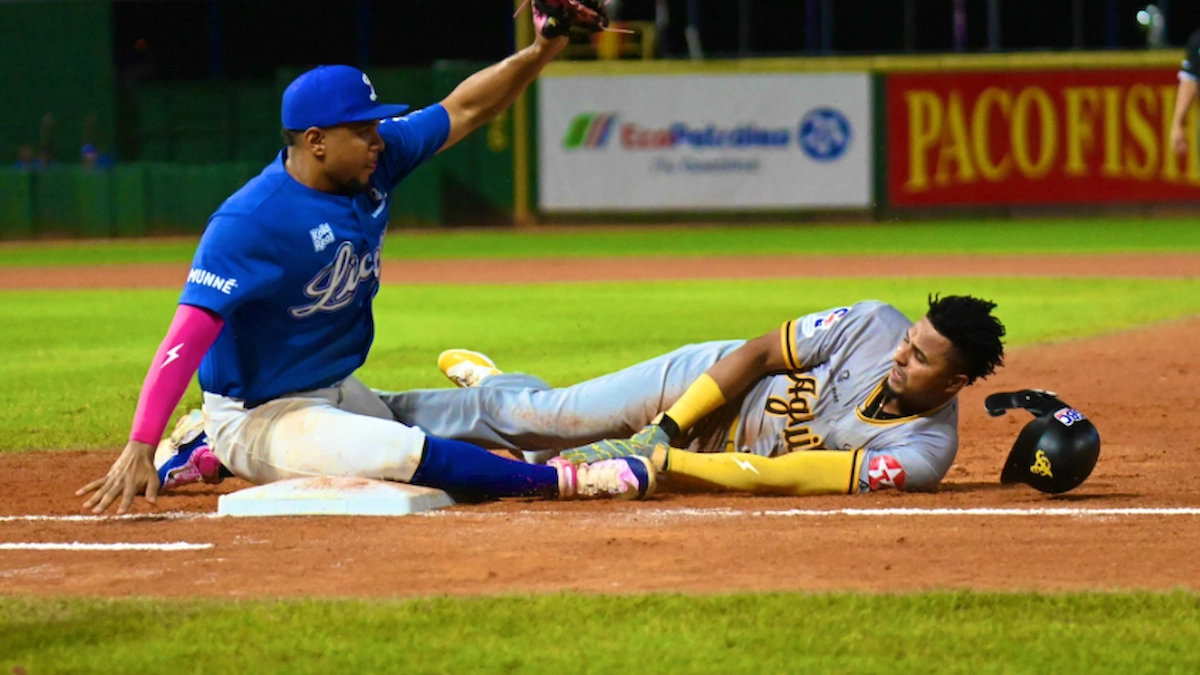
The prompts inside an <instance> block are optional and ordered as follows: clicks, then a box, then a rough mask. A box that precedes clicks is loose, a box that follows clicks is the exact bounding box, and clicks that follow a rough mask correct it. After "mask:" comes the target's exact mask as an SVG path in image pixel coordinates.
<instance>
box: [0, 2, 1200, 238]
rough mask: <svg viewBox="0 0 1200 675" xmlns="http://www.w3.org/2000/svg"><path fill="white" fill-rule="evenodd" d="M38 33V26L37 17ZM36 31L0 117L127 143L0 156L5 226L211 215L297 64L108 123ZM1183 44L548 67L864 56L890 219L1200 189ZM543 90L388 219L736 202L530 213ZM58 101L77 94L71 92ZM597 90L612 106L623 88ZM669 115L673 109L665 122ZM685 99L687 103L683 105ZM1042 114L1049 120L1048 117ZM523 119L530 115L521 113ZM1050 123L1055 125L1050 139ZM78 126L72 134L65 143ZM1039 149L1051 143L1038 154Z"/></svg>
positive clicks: (409, 193)
mask: <svg viewBox="0 0 1200 675" xmlns="http://www.w3.org/2000/svg"><path fill="white" fill-rule="evenodd" d="M76 4H77V3H48V5H47V7H55V8H57V9H46V10H45V11H47V12H60V13H61V16H59V15H55V16H59V19H60V20H63V21H74V22H80V21H85V20H90V21H102V20H107V19H106V17H104V16H100V15H99V14H97V15H95V16H93V15H92V14H88V13H87V11H91V12H97V11H99V10H97V9H95V6H92V5H90V3H79V4H81V5H83V4H86V5H87V6H89V7H92V9H90V10H87V11H84V10H83V9H81V8H80V7H74V9H67V8H66V7H65V5H70V6H74V5H76ZM20 7H22V8H24V9H22V10H21V11H15V10H14V9H13V8H12V7H10V6H7V5H3V4H0V18H3V17H7V18H9V19H12V21H13V23H11V24H6V25H5V27H3V28H0V32H2V31H3V30H7V29H8V27H9V26H10V25H11V26H25V25H26V24H28V23H31V22H32V23H37V22H36V21H35V20H34V19H35V18H39V17H40V18H41V19H45V18H46V17H49V16H50V15H49V14H45V15H41V14H37V12H36V11H35V9H34V8H33V7H31V6H29V5H24V4H23V5H20ZM101 7H102V5H101ZM76 10H78V11H76ZM22 12H26V13H29V12H32V13H33V14H29V15H28V16H27V15H25V14H22ZM35 15H36V16H35ZM14 30H15V29H14ZM28 30H29V31H30V34H31V35H40V33H38V32H37V30H38V29H37V28H36V27H29V28H28ZM107 39H108V38H106V37H104V36H103V35H100V34H97V35H95V36H92V41H91V43H87V44H85V49H84V50H83V52H81V53H88V54H90V53H91V52H95V51H97V50H105V49H109V47H108V45H107V43H106V42H105V40H107ZM42 42H46V43H47V45H49V46H47V47H46V49H47V50H50V51H55V52H57V53H56V54H55V55H53V57H52V56H51V55H50V54H43V57H44V58H45V59H47V60H48V61H49V62H53V63H56V64H62V69H63V71H64V74H56V75H55V76H54V77H51V78H47V79H46V81H45V82H37V83H34V84H32V85H31V86H32V87H33V88H32V91H35V92H42V93H40V94H37V95H36V96H34V97H31V98H32V99H35V100H37V101H38V103H37V104H33V103H29V104H28V105H26V103H28V102H25V101H19V102H17V104H16V105H15V107H14V109H13V110H12V111H10V112H7V113H5V114H4V115H3V116H2V120H3V122H2V124H0V126H2V127H3V128H5V129H9V130H10V131H12V130H14V129H19V128H21V129H27V128H28V127H29V126H30V124H32V123H34V122H36V121H37V120H38V119H40V117H41V115H42V113H40V112H38V111H40V110H42V109H43V108H45V107H46V106H47V105H50V103H47V102H53V101H54V100H56V97H58V98H65V97H66V95H65V94H63V91H66V90H71V91H75V90H77V89H78V90H80V91H86V92H88V93H87V94H86V99H87V100H88V101H89V105H90V104H91V103H94V104H95V105H94V106H91V107H90V108H86V109H85V108H83V107H81V110H90V109H91V108H95V109H97V110H101V113H100V114H98V115H92V114H91V113H88V114H89V115H90V116H91V118H92V119H100V120H102V121H103V120H108V123H103V122H102V123H101V124H99V125H98V126H95V125H93V127H92V128H93V129H99V131H96V132H95V133H96V134H98V135H99V136H100V137H103V136H104V135H105V134H111V135H112V136H113V137H114V138H117V139H118V140H119V143H118V145H119V148H120V151H119V152H118V156H119V157H118V161H117V163H116V165H115V167H113V168H111V169H108V170H103V171H94V170H87V169H84V168H83V167H81V166H78V165H76V164H72V163H66V162H63V163H59V164H58V165H57V166H54V167H52V168H51V169H49V170H41V171H34V172H29V173H24V172H21V171H19V170H16V169H13V168H0V208H2V211H0V238H3V239H27V238H37V237H43V236H80V237H106V236H140V235H147V234H158V233H168V232H182V233H186V232H198V231H200V229H202V228H203V226H204V223H205V222H206V221H207V218H208V216H209V215H210V214H211V213H212V210H213V209H214V208H215V207H216V206H217V205H218V204H220V202H221V200H222V199H223V198H224V197H226V196H228V195H229V194H230V193H231V192H232V191H234V190H235V189H236V188H237V187H238V186H239V185H241V184H242V183H243V182H244V181H245V180H246V179H248V178H249V177H251V176H253V175H255V173H257V172H258V171H259V170H260V169H261V167H262V166H263V165H265V164H266V163H267V162H269V161H271V160H272V158H273V157H274V156H275V154H276V153H277V152H278V150H279V144H280V141H279V122H278V115H279V113H278V106H279V99H280V97H281V94H282V91H283V89H284V88H285V87H286V85H287V83H288V82H290V81H291V80H292V79H293V78H294V77H295V76H296V75H298V74H299V73H300V72H301V69H293V70H281V71H279V72H278V73H277V74H276V76H275V78H274V79H273V80H272V81H262V82H237V83H216V82H205V83H182V84H158V85H144V86H141V87H140V88H139V89H137V90H136V91H133V92H126V93H123V94H122V96H121V97H120V100H119V102H118V103H119V109H120V110H121V115H120V119H119V121H118V122H113V121H112V115H111V108H112V106H113V101H114V94H113V93H112V92H113V88H114V87H113V83H112V81H111V73H108V74H105V73H101V72H99V71H97V72H93V71H92V69H93V68H94V63H95V59H92V58H88V59H79V60H78V61H79V62H78V63H76V62H74V61H71V59H70V58H68V57H67V56H66V54H65V53H66V52H70V51H71V50H68V49H66V48H65V46H63V45H61V44H58V43H55V42H54V40H53V39H52V38H50V37H46V38H45V40H42ZM5 58H7V59H9V60H8V61H4V62H3V65H2V66H0V68H3V69H7V70H6V71H5V72H9V73H11V74H12V76H13V77H18V78H26V79H28V78H30V77H31V76H30V75H29V73H28V65H27V64H23V63H18V62H16V61H13V60H11V59H12V57H5ZM72 58H73V57H72ZM64 59H66V60H65V61H64ZM1178 59H1179V54H1177V53H1176V50H1159V51H1140V52H1081V53H1054V54H976V55H953V56H946V55H933V56H903V57H899V56H887V57H870V58H858V57H828V58H796V59H742V60H714V61H700V62H691V61H593V62H557V63H553V64H551V65H550V66H549V67H548V68H547V69H546V72H545V74H544V77H543V81H551V80H557V81H558V82H563V81H573V82H576V83H578V84H579V85H580V86H584V87H585V88H586V86H587V82H588V81H589V79H595V81H596V82H601V81H602V80H607V81H609V82H613V81H620V80H621V79H622V78H638V77H642V78H644V77H647V76H651V77H662V78H666V80H669V79H672V78H677V79H686V80H688V81H696V78H697V77H703V76H721V78H722V81H723V82H728V83H731V84H730V85H729V86H736V84H737V82H738V79H737V77H738V76H740V75H746V76H754V75H763V74H839V73H840V74H856V73H857V74H860V75H861V74H862V73H868V74H870V76H871V78H870V87H869V89H870V95H869V99H870V103H869V107H870V111H869V115H868V118H869V121H870V123H871V130H870V133H869V136H870V138H867V139H860V142H861V141H862V140H865V141H866V142H867V143H868V144H869V145H870V146H871V152H870V160H869V161H870V162H871V167H870V170H869V171H868V172H864V175H866V176H869V177H868V178H866V180H868V181H870V182H871V186H870V195H872V199H870V200H869V201H870V202H871V204H870V205H869V206H860V207H854V208H849V209H841V210H843V211H851V212H854V211H857V212H859V213H861V214H862V215H863V216H864V217H872V216H874V217H880V216H883V215H892V214H895V213H902V212H904V211H905V210H920V211H921V212H922V213H924V214H930V213H935V212H937V211H939V210H945V211H951V210H955V209H957V210H959V211H961V210H962V208H964V207H967V208H993V209H994V207H997V206H1000V207H1005V206H1012V205H1014V204H1015V205H1020V204H1023V203H1029V204H1031V205H1035V206H1036V205H1057V206H1062V205H1064V204H1065V205H1066V206H1068V207H1071V206H1079V205H1083V206H1097V205H1103V204H1107V203H1113V202H1120V203H1127V204H1157V203H1168V204H1174V205H1181V204H1188V203H1191V202H1193V201H1194V200H1195V197H1197V196H1200V148H1197V147H1196V145H1197V144H1196V142H1195V139H1194V137H1195V135H1196V126H1197V123H1196V121H1195V116H1194V115H1193V117H1192V118H1191V119H1190V121H1189V124H1190V129H1191V132H1192V134H1191V135H1192V137H1193V140H1192V143H1193V147H1192V149H1191V150H1190V151H1189V152H1188V153H1187V154H1186V155H1184V156H1182V157H1174V156H1172V155H1171V154H1170V153H1169V152H1168V151H1167V149H1165V148H1164V145H1165V138H1166V135H1167V131H1168V129H1167V127H1166V126H1165V125H1167V123H1168V122H1169V111H1170V109H1171V107H1172V106H1173V90H1172V87H1173V79H1172V78H1173V72H1174V69H1175V68H1176V67H1177V64H1178ZM485 65H487V64H484V63H473V62H439V63H437V64H435V65H434V66H432V67H430V68H420V69H418V68H394V69H372V70H371V73H370V74H371V76H372V79H373V81H374V83H375V86H376V89H377V90H378V92H379V94H380V96H381V97H382V98H383V99H384V100H389V101H396V102H403V103H408V104H410V105H413V106H414V107H419V106H423V105H428V104H429V103H431V102H434V101H438V100H441V99H442V98H443V97H445V96H446V95H447V94H448V93H449V92H450V91H451V90H453V88H454V87H455V86H457V84H458V83H459V82H461V81H462V80H463V79H465V78H466V77H468V76H469V75H470V74H472V73H474V72H476V71H477V70H478V69H480V68H482V67H484V66H485ZM666 80H662V81H664V82H665V81H666ZM22 81H24V80H22ZM541 89H542V87H540V86H538V85H535V86H534V87H532V88H531V90H530V92H529V95H528V96H527V97H526V99H525V101H524V110H526V111H528V114H525V113H521V112H520V109H519V108H514V109H512V110H509V111H506V112H504V113H502V114H501V115H500V116H499V117H497V119H496V120H494V121H493V122H492V123H490V124H489V125H487V126H486V127H485V128H484V129H481V130H480V131H478V132H476V133H475V134H472V135H471V136H468V137H467V138H466V139H465V140H464V141H462V142H460V143H459V144H458V145H457V146H456V147H455V148H453V149H452V150H450V151H449V152H446V153H442V154H441V155H438V156H437V157H435V158H433V159H432V160H431V161H430V162H429V163H428V164H427V165H426V166H423V167H422V168H421V169H419V170H418V171H416V172H414V174H413V175H412V176H410V177H409V178H408V179H406V180H405V181H404V182H403V183H401V185H400V187H399V188H398V190H397V193H396V195H397V200H396V203H395V206H394V207H393V210H392V223H393V225H395V226H402V227H429V226H443V225H456V224H484V223H496V224H511V223H513V222H514V220H516V219H522V220H524V219H525V214H533V217H532V220H537V219H538V218H539V217H541V218H542V219H547V218H554V219H556V220H561V221H563V222H571V219H572V216H575V215H579V216H581V217H582V219H583V220H593V221H594V220H596V219H597V218H600V219H604V220H606V221H607V220H620V219H622V218H633V219H635V220H636V219H638V218H639V217H640V218H642V219H643V220H644V219H646V218H653V219H669V218H670V217H671V216H673V215H674V216H679V217H685V218H686V217H696V216H704V217H707V218H718V219H719V218H722V217H728V216H729V215H730V213H729V212H720V211H715V212H714V211H711V210H706V209H699V208H697V209H690V210H689V209H688V208H687V207H686V206H685V207H682V208H673V209H664V210H658V211H647V212H646V213H643V214H640V216H639V214H637V213H630V212H629V211H628V209H625V210H624V211H620V210H617V211H604V210H603V209H594V210H592V211H589V212H585V213H581V214H572V213H566V214H563V213H555V212H552V211H551V212H548V213H541V214H539V213H538V212H537V209H538V206H539V201H540V200H541V201H544V200H542V199H541V196H540V195H539V192H540V190H541V189H542V188H543V186H541V185H539V167H538V164H539V154H538V153H539V146H543V148H544V149H545V148H548V147H549V145H559V146H561V143H560V142H559V141H560V140H561V139H559V138H557V137H555V138H550V139H549V142H548V143H547V140H546V139H539V132H541V131H542V130H541V129H540V127H539V124H540V123H542V122H544V121H543V120H539V119H538V118H537V114H536V113H537V110H538V105H537V99H538V97H539V96H543V93H542V92H541ZM650 95H653V93H651V94H650ZM547 96H548V94H547ZM71 100H72V101H73V100H74V98H72V99H71ZM54 105H57V106H58V107H61V108H62V109H64V110H70V108H69V107H67V106H66V105H65V104H57V103H56V104H54ZM605 105H613V106H614V109H615V108H619V106H620V105H621V102H620V101H618V102H615V103H612V104H609V103H605ZM681 105H682V104H681ZM22 106H23V107H22ZM601 107H603V106H601ZM683 107H684V108H686V106H683ZM55 109H57V108H55ZM1013 111H1016V112H1013ZM93 112H94V111H93ZM588 112H589V113H594V112H604V111H603V110H601V109H600V108H597V110H594V111H593V110H590V109H589V111H588ZM667 113H670V114H667ZM675 114H676V113H675V111H673V110H672V109H670V107H669V106H668V107H667V112H664V113H663V116H662V117H663V120H667V121H669V120H668V119H667V118H668V117H670V116H671V115H675ZM678 114H679V115H681V116H682V115H688V114H691V111H690V110H686V109H681V110H679V111H678ZM1051 116H1053V117H1054V120H1052V123H1049V124H1048V123H1047V120H1050V117H1051ZM1043 118H1044V119H1043ZM63 119H66V118H63ZM517 120H522V122H521V123H520V124H519V125H518V123H517ZM1039 124H1040V125H1042V126H1041V127H1040V129H1039V128H1036V127H1037V125H1039ZM34 126H36V124H34ZM104 129H108V131H104ZM1031 129H1032V131H1031ZM81 133H82V132H81ZM1049 134H1055V136H1054V137H1053V138H1051V139H1049V140H1046V139H1047V137H1048V135H1049ZM10 136H12V134H11V133H10ZM16 137H18V138H20V137H21V136H20V135H19V134H18V135H17V136H16ZM81 138H82V136H80V137H77V138H76V137H73V138H71V139H70V143H72V144H73V143H75V142H77V141H79V140H80V139H81ZM64 139H65V135H64ZM63 144H64V145H66V144H67V142H66V140H64V141H63ZM15 147H16V146H14V147H13V149H12V151H13V152H15ZM559 150H561V148H559ZM1046 152H1052V153H1054V156H1053V157H1050V158H1049V159H1047V156H1044V153H1046ZM1043 160H1045V161H1043ZM0 166H8V165H0ZM1046 167H1049V168H1046ZM1006 172H1007V174H1006ZM1039 172H1042V173H1040V174H1039ZM1009 174H1011V175H1009ZM1047 176H1049V177H1047ZM518 179H519V180H518ZM580 180H581V182H583V183H588V184H590V183H592V182H594V181H585V180H582V179H580ZM1064 196H1065V197H1064ZM1066 197H1069V200H1067V201H1064V199H1065V198H1066ZM617 198H619V195H616V196H614V199H617ZM805 210H806V209H805V208H803V207H800V208H797V207H790V208H789V210H788V212H787V213H785V214H782V215H789V214H790V215H796V216H798V215H802V214H803V213H804V212H805ZM808 211H810V212H820V209H816V210H815V211H814V210H813V209H808ZM998 212H1002V211H998ZM756 213H759V212H757V211H756V210H755V209H753V208H751V209H748V210H745V211H741V210H739V211H737V212H736V214H735V215H736V216H737V217H738V218H741V219H745V218H747V217H749V216H754V215H756ZM763 215H770V216H778V215H780V214H779V213H778V212H777V211H776V212H770V213H767V212H763Z"/></svg>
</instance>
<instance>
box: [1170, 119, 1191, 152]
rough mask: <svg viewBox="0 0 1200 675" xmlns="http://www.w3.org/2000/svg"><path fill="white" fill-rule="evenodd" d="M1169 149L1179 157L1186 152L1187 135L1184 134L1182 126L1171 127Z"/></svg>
mask: <svg viewBox="0 0 1200 675" xmlns="http://www.w3.org/2000/svg"><path fill="white" fill-rule="evenodd" d="M1171 149H1172V150H1174V151H1175V153H1176V154H1179V155H1182V154H1184V153H1185V152H1187V149H1188V144H1187V134H1186V133H1185V132H1184V130H1183V127H1182V126H1178V125H1171Z"/></svg>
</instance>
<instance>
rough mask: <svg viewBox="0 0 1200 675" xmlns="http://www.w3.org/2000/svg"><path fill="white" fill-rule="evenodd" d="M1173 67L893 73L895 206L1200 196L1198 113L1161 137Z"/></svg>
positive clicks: (891, 176)
mask: <svg viewBox="0 0 1200 675" xmlns="http://www.w3.org/2000/svg"><path fill="white" fill-rule="evenodd" d="M1175 72H1176V71H1175V70H1172V69H1167V68H1138V69H1120V70H1117V69H1113V70H1062V71H1017V72H958V73H944V72H941V73H936V74H893V75H889V76H888V78H887V94H886V106H887V115H886V117H887V122H886V125H887V156H888V159H887V165H888V166H887V174H888V197H889V201H890V203H891V204H892V205H893V206H933V205H1008V204H1012V205H1033V204H1044V205H1050V204H1088V203H1119V202H1127V203H1128V202H1158V201H1180V200H1195V199H1197V198H1198V197H1200V190H1198V189H1197V188H1200V161H1198V156H1197V148H1196V140H1195V139H1196V120H1195V114H1194V113H1193V114H1192V116H1191V117H1190V119H1189V124H1188V139H1189V148H1188V150H1187V152H1185V153H1184V154H1182V155H1179V154H1176V153H1175V152H1173V151H1172V149H1171V147H1170V141H1169V139H1170V130H1171V117H1172V114H1173V113H1174V109H1175V89H1176V86H1177V81H1176V77H1175Z"/></svg>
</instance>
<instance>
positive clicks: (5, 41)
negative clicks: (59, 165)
mask: <svg viewBox="0 0 1200 675" xmlns="http://www.w3.org/2000/svg"><path fill="white" fill-rule="evenodd" d="M111 24H112V10H111V7H110V4H109V3H107V2H18V3H12V2H0V44H2V45H4V49H3V50H0V83H2V84H0V91H3V92H4V93H5V96H4V107H3V112H0V166H7V165H9V164H12V163H14V162H15V161H16V159H17V151H18V149H19V148H20V147H21V146H22V145H29V146H31V147H32V148H33V149H34V150H35V152H46V153H49V155H50V157H51V158H52V160H53V161H54V162H65V163H73V162H78V161H79V156H80V148H81V147H82V145H83V144H84V143H89V142H90V143H94V144H96V145H97V146H98V147H100V148H102V149H109V150H111V149H112V147H113V143H114V140H115V117H116V83H115V79H114V75H113V70H114V69H113V66H112V53H113V49H112V35H111V31H110V26H111ZM0 190H5V188H3V187H0Z"/></svg>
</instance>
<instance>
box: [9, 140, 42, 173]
mask: <svg viewBox="0 0 1200 675" xmlns="http://www.w3.org/2000/svg"><path fill="white" fill-rule="evenodd" d="M13 168H14V169H20V170H21V171H36V170H38V169H40V168H42V161H41V160H40V159H38V158H37V156H36V155H34V154H33V146H32V145H22V146H21V147H20V148H18V149H17V161H16V163H14V164H13Z"/></svg>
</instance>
